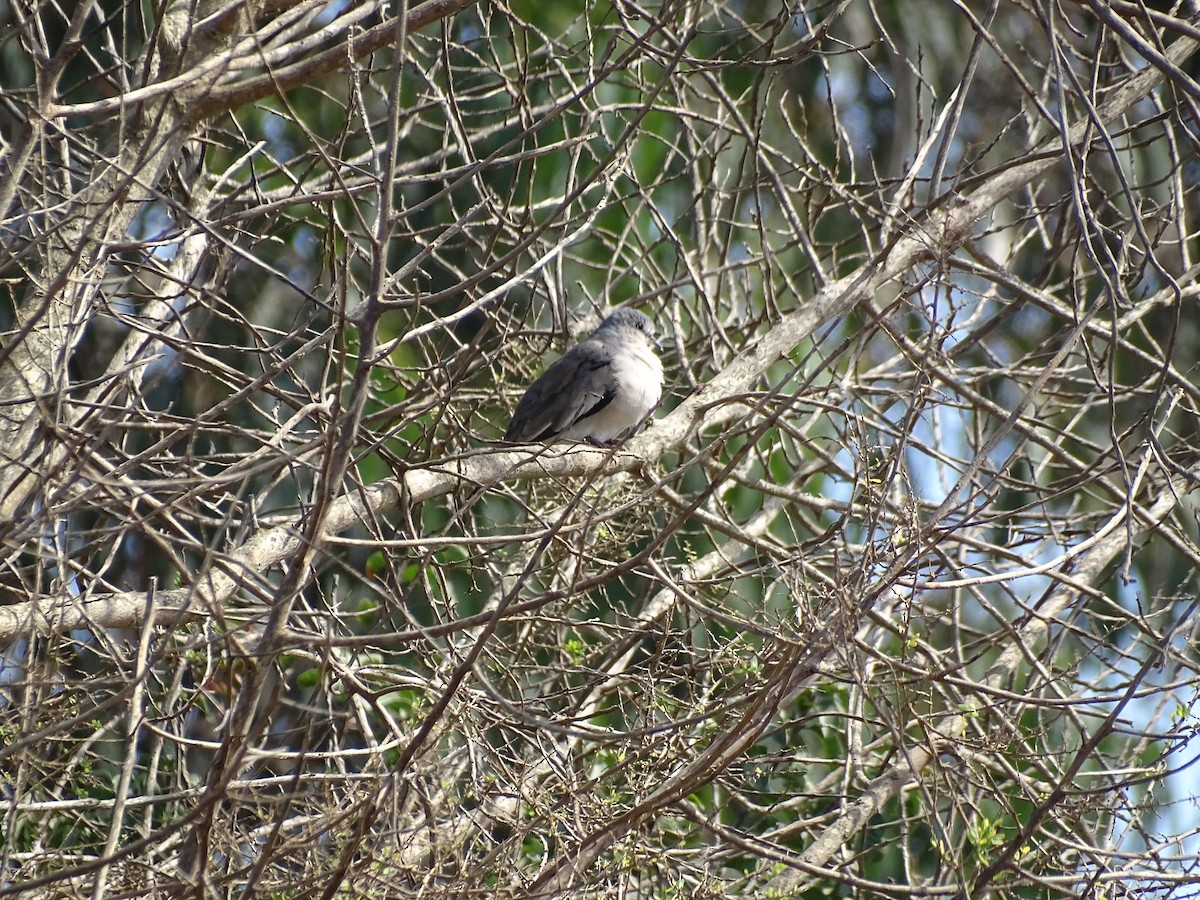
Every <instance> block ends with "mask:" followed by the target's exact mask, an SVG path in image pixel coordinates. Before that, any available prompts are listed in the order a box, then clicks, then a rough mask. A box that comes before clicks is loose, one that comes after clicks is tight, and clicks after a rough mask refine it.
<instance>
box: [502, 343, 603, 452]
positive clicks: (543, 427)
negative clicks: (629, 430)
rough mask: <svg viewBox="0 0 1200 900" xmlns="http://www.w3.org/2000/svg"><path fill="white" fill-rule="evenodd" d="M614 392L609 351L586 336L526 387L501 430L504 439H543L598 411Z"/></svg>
mask: <svg viewBox="0 0 1200 900" xmlns="http://www.w3.org/2000/svg"><path fill="white" fill-rule="evenodd" d="M616 395H617V380H616V373H615V372H614V370H613V366H612V351H611V350H610V349H609V347H608V345H607V344H606V343H605V342H604V341H598V340H596V339H594V338H589V339H588V340H586V341H584V342H583V343H581V344H576V345H575V346H574V347H572V348H571V349H570V350H568V351H567V352H566V353H565V354H563V355H562V356H561V357H560V358H559V359H557V360H556V361H555V362H554V363H553V364H551V366H550V367H549V368H548V369H546V371H545V372H543V373H542V374H541V376H540V377H539V378H538V379H537V380H536V381H535V382H534V383H533V384H531V385H530V386H529V390H527V391H526V392H525V396H524V397H522V398H521V402H520V403H518V404H517V408H516V410H515V411H514V412H513V417H512V422H511V423H509V426H508V430H507V431H506V432H504V439H505V440H506V441H510V442H514V443H519V442H522V441H545V440H551V439H553V438H554V437H556V436H558V435H560V434H562V433H563V432H564V431H566V430H567V429H568V428H570V427H571V426H572V425H574V424H575V423H576V422H578V421H580V420H581V419H586V418H587V417H588V416H593V415H595V414H596V413H598V412H599V411H600V410H602V409H604V407H606V406H608V404H610V403H612V401H613V398H614V397H616Z"/></svg>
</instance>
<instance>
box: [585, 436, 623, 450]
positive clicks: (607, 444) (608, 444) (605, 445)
mask: <svg viewBox="0 0 1200 900" xmlns="http://www.w3.org/2000/svg"><path fill="white" fill-rule="evenodd" d="M584 440H586V441H587V442H588V443H589V444H591V445H592V446H593V447H599V448H600V449H601V450H611V449H612V448H613V447H615V446H616V445H617V444H618V443H620V442H619V441H617V440H616V439H615V438H614V439H613V440H611V441H599V440H596V438H594V437H592V436H591V435H588V436H587V437H586V438H584Z"/></svg>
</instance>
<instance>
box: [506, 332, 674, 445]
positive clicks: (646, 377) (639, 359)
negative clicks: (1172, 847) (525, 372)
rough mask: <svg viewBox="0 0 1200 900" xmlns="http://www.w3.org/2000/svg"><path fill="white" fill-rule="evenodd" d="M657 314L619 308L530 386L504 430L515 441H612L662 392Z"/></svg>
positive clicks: (645, 413) (654, 403) (650, 407)
mask: <svg viewBox="0 0 1200 900" xmlns="http://www.w3.org/2000/svg"><path fill="white" fill-rule="evenodd" d="M655 349H658V350H661V349H662V345H661V344H659V343H658V341H657V340H655V338H654V325H653V323H652V322H651V321H650V318H649V317H648V316H647V315H646V314H645V313H642V312H639V311H638V310H636V309H618V310H617V311H616V312H614V313H612V314H611V315H609V316H608V317H607V318H605V320H604V321H603V322H601V323H600V327H599V328H597V329H596V330H595V331H593V332H592V334H591V336H590V337H588V339H587V340H585V341H581V342H580V343H578V344H576V345H575V346H574V347H572V348H571V349H570V350H568V351H567V352H566V353H564V354H563V355H562V356H560V357H559V358H558V359H557V360H555V361H554V362H553V363H551V364H550V367H549V368H547V369H546V371H545V372H543V373H542V374H541V375H540V376H538V378H537V379H536V380H535V381H534V382H533V384H531V385H530V386H529V388H528V390H526V391H525V396H523V397H522V398H521V402H520V403H518V404H517V408H516V409H515V410H514V411H513V417H512V421H511V422H510V423H509V425H508V430H506V431H505V432H504V440H505V441H507V442H509V443H515V444H524V443H535V442H540V443H545V444H551V443H554V442H555V441H587V442H588V443H590V444H594V445H596V446H598V447H610V446H612V444H613V442H614V441H615V439H616V438H617V437H618V436H619V435H620V434H621V433H622V432H624V431H626V430H628V429H631V428H633V427H634V426H636V425H638V424H639V423H640V422H641V421H642V420H643V419H645V418H646V416H648V415H649V414H650V411H651V410H653V409H654V407H655V406H657V405H658V401H659V399H660V398H661V397H662V386H663V367H662V361H661V360H659V358H658V356H657V355H656V354H655V352H654V351H655Z"/></svg>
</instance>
